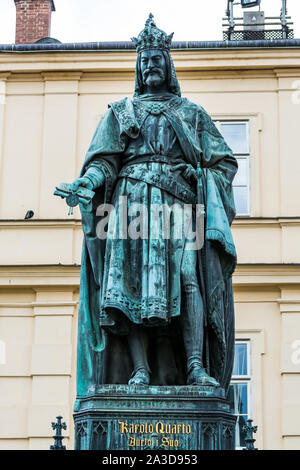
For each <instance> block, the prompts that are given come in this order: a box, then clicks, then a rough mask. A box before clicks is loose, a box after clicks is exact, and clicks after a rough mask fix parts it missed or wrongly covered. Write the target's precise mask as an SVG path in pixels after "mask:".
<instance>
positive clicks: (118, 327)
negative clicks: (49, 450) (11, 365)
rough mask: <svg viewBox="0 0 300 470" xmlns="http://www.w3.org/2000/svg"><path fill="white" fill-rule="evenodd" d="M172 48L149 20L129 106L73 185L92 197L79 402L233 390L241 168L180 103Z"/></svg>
mask: <svg viewBox="0 0 300 470" xmlns="http://www.w3.org/2000/svg"><path fill="white" fill-rule="evenodd" d="M171 39H172V35H170V36H168V35H167V34H166V33H165V32H163V31H162V30H160V29H158V28H157V27H156V24H155V23H154V21H153V16H152V15H151V14H150V15H149V18H148V20H147V21H146V25H145V28H144V29H143V30H142V31H141V33H140V34H139V36H138V37H137V38H133V39H132V40H133V42H134V43H135V46H136V49H137V61H136V78H135V93H134V96H133V98H132V99H131V98H125V99H122V100H121V101H118V102H114V103H111V104H110V105H109V107H108V110H107V111H106V113H105V114H104V116H103V117H102V119H101V120H100V123H99V125H98V127H97V129H96V132H95V134H94V137H93V139H92V142H91V145H90V147H89V149H88V152H87V155H86V158H85V161H84V164H83V167H82V170H81V174H80V176H79V178H77V179H76V180H75V181H74V182H73V183H72V185H71V189H72V192H73V193H74V194H76V193H77V192H78V190H79V189H80V188H81V189H82V188H85V190H87V189H88V190H92V191H93V192H94V193H95V195H94V197H93V199H92V200H91V201H90V202H89V203H88V204H80V209H81V213H82V227H83V231H84V243H83V251H82V266H81V285H80V305H79V324H78V359H77V377H78V379H77V399H78V400H80V399H81V398H82V397H86V396H88V395H91V394H94V393H95V392H97V387H99V386H101V385H103V384H129V385H136V386H139V385H142V386H147V385H200V384H202V385H203V384H207V385H209V386H214V387H217V386H219V385H220V386H222V387H224V388H225V389H227V388H228V385H229V381H230V377H231V372H232V365H233V347H234V310H233V295H232V283H231V276H232V273H233V271H234V269H235V265H236V252H235V247H234V243H233V239H232V235H231V229H230V225H231V222H232V220H233V218H234V216H235V206H234V200H233V192H232V181H233V178H234V176H235V173H236V171H237V162H236V159H235V158H234V156H233V154H232V151H231V150H230V148H229V147H228V145H227V144H226V142H225V141H224V139H223V137H222V135H221V134H220V132H219V131H218V130H217V128H216V126H215V125H214V123H213V121H212V120H211V118H210V117H209V116H208V114H207V113H206V111H205V110H204V109H203V108H202V107H201V106H199V105H198V104H195V103H192V102H190V101H189V100H188V99H186V98H182V97H181V92H180V86H179V83H178V80H177V76H176V73H175V68H174V65H173V62H172V58H171V56H170V48H171ZM196 206H199V207H200V208H201V207H202V208H203V207H204V209H205V218H204V217H203V211H200V212H199V211H198V210H196V209H197V207H196ZM154 207H156V208H157V207H159V208H162V207H163V208H164V209H163V210H162V211H160V212H158V213H157V212H156V213H154V212H153V210H152V209H153V208H154ZM166 207H168V208H171V210H170V213H169V215H170V217H169V224H168V230H164V228H165V227H163V223H162V221H163V220H165V219H164V216H165V214H166V211H165V208H166ZM136 208H138V212H137V209H136ZM185 208H190V209H191V210H190V212H189V214H190V218H188V217H185V216H184V217H181V215H182V214H183V213H185V212H184V209H185ZM137 213H138V214H139V217H136V215H137ZM186 213H188V211H186ZM199 213H200V215H199ZM155 214H156V215H155ZM157 214H158V215H157ZM201 214H202V215H201ZM197 217H198V218H199V220H200V219H201V217H202V220H204V223H203V224H200V225H199V224H197V221H196V219H197ZM188 219H189V221H190V222H189V223H190V224H191V227H192V228H193V232H192V233H196V231H197V229H198V227H199V226H200V228H201V227H202V229H203V239H204V243H203V246H202V247H201V249H200V248H199V247H198V248H197V246H196V248H195V245H193V244H191V243H190V241H189V237H188V234H186V231H185V232H184V233H181V236H178V221H180V223H179V225H180V224H183V220H184V222H185V221H186V220H188ZM105 224H106V229H105V230H103V227H104V226H105ZM124 227H125V228H126V230H127V228H128V231H126V230H125V229H124ZM194 229H195V230H194ZM166 232H167V233H166ZM104 235H105V236H104Z"/></svg>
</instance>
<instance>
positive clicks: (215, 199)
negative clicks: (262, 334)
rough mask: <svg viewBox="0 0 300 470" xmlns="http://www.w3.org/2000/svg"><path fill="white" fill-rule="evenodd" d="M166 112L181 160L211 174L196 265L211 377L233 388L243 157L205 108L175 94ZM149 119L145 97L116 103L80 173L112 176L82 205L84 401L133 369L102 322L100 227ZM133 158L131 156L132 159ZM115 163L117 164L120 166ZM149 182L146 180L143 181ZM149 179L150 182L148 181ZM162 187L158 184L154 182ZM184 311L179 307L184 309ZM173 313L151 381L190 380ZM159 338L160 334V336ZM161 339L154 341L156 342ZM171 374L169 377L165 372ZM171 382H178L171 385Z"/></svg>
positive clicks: (80, 368)
mask: <svg viewBox="0 0 300 470" xmlns="http://www.w3.org/2000/svg"><path fill="white" fill-rule="evenodd" d="M164 103H165V105H166V106H164V107H163V111H162V114H163V115H164V117H165V118H166V120H167V121H168V123H169V124H170V125H171V127H172V129H173V131H174V133H175V135H176V138H177V143H178V145H179V146H180V149H181V153H182V158H183V160H184V161H185V162H186V163H187V164H190V165H192V166H193V167H194V168H196V167H197V163H198V162H200V165H201V168H203V169H204V171H205V176H206V178H205V186H206V187H205V193H206V201H205V205H206V207H205V211H206V221H205V250H204V251H203V253H204V257H205V259H204V263H203V264H201V265H200V264H199V263H198V264H197V275H198V279H200V277H201V278H202V279H203V284H204V288H205V296H206V312H205V315H206V318H207V326H206V331H205V335H206V338H207V339H208V343H209V353H208V354H209V362H210V375H212V376H213V377H215V378H216V380H218V381H219V383H220V384H221V386H223V387H224V388H225V389H227V388H228V385H229V381H230V378H231V372H232V365H233V348H234V308H233V294H232V283H231V276H232V273H233V271H234V269H235V265H236V251H235V246H234V243H233V239H232V234H231V229H230V225H231V222H232V220H233V218H234V216H235V206H234V200H233V192H232V180H233V178H234V175H235V173H236V171H237V162H236V159H235V158H234V156H233V154H232V152H231V150H230V148H229V147H228V145H227V144H226V142H225V141H224V139H223V137H222V135H221V134H220V133H219V131H218V130H217V128H216V126H215V125H214V123H213V122H212V120H211V118H210V117H209V115H208V114H207V113H206V111H205V110H204V109H203V108H202V107H201V106H199V105H197V104H194V103H192V102H190V101H189V100H187V99H185V98H184V99H183V98H181V97H179V96H175V95H171V96H170V97H168V99H167V100H165V102H164ZM148 116H149V111H147V106H145V105H144V103H143V102H142V100H141V99H140V98H139V97H136V98H133V99H130V98H125V99H123V100H121V101H119V102H117V103H112V104H111V105H109V109H108V111H107V112H106V113H105V115H104V116H103V118H102V119H101V121H100V123H99V125H98V127H97V129H96V132H95V134H94V136H93V139H92V142H91V145H90V148H89V150H88V152H87V155H86V159H85V162H84V165H83V168H82V171H81V176H83V175H84V173H85V171H86V170H87V169H88V168H90V167H91V166H93V165H96V166H98V168H100V169H101V171H102V172H103V173H104V174H105V184H104V186H101V187H100V188H99V189H98V190H96V195H95V196H94V198H93V201H92V202H91V203H90V204H89V205H88V206H83V205H81V207H80V208H81V213H82V226H83V231H84V241H83V250H82V264H81V281H80V301H79V320H78V355H77V401H76V403H75V411H78V410H79V409H80V399H81V398H83V397H86V396H88V395H93V394H94V393H96V392H97V388H98V387H99V386H100V385H101V384H105V383H119V384H126V383H127V382H128V380H129V378H130V373H131V371H132V364H131V359H130V356H129V352H128V350H127V342H126V337H124V336H119V335H115V334H110V333H109V332H107V331H106V330H105V328H101V327H100V317H101V315H100V314H101V312H100V310H101V308H100V303H101V298H102V299H103V283H104V279H103V273H104V270H105V269H104V268H105V263H107V259H106V257H105V254H106V241H105V240H103V239H100V238H99V237H98V236H97V224H98V223H99V221H101V220H102V219H103V215H102V216H101V215H97V214H96V210H97V207H98V206H99V205H100V204H102V203H109V202H111V201H112V200H113V199H114V197H115V196H116V194H115V190H116V188H117V187H118V183H117V178H118V172H120V171H121V169H122V167H123V165H124V154H125V153H126V148H127V146H128V142H132V141H134V140H136V139H138V138H140V137H141V136H142V135H143V133H144V132H145V122H146V121H147V118H148ZM128 159H129V160H130V155H127V161H128ZM115 162H117V167H116V164H115ZM143 184H144V183H143ZM146 184H149V180H148V181H147V182H146ZM152 184H153V186H155V182H153V183H152ZM179 314H180V312H179ZM176 320H177V318H176V317H175V318H172V319H171V322H170V326H169V329H167V330H164V332H165V333H166V331H167V333H166V335H167V336H163V339H161V338H159V335H157V332H156V333H155V330H154V329H153V328H149V330H153V331H154V340H156V346H157V348H158V349H159V346H160V347H161V351H162V352H161V354H160V356H159V357H158V358H157V357H156V358H155V357H154V356H153V361H152V365H151V364H150V366H151V372H152V374H151V383H153V384H157V385H165V384H167V383H172V384H173V385H176V384H177V385H183V384H185V383H186V377H185V364H184V363H183V362H184V361H183V357H184V347H183V341H182V338H181V336H180V328H179V327H178V323H176ZM156 335H157V336H158V338H155V336H156ZM154 342H155V341H154ZM162 370H165V371H167V375H168V378H166V377H165V376H163V375H161V372H160V371H162ZM170 376H171V380H173V382H170Z"/></svg>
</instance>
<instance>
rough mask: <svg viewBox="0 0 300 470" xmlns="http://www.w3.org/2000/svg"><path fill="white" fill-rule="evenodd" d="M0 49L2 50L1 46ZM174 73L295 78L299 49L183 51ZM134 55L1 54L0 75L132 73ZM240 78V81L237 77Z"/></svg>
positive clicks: (119, 52)
mask: <svg viewBox="0 0 300 470" xmlns="http://www.w3.org/2000/svg"><path fill="white" fill-rule="evenodd" d="M0 47H1V46H0ZM172 57H173V59H174V62H175V66H176V70H177V71H179V72H190V71H193V72H195V71H199V72H206V73H207V71H222V72H224V73H227V74H228V73H229V74H234V72H235V71H241V72H245V73H250V74H252V75H253V74H254V75H255V73H256V71H258V72H259V73H263V74H266V73H268V71H271V72H272V75H273V76H274V77H277V76H282V74H281V72H280V71H281V70H282V73H283V74H284V76H285V77H286V76H289V74H291V75H290V76H294V74H296V76H297V74H298V70H299V69H300V47H299V48H282V49H235V50H233V49H222V50H221V49H201V50H200V49H199V50H197V49H186V50H174V51H172ZM135 64H136V52H135V51H133V50H111V51H108V50H99V51H94V50H91V51H81V52H80V51H74V50H73V51H62V52H60V53H58V52H56V51H47V53H42V52H41V51H37V52H34V53H28V54H27V53H26V54H22V53H20V54H19V53H15V52H11V51H7V52H6V53H3V54H1V50H0V73H1V72H6V73H7V72H12V73H29V74H33V73H49V72H52V73H60V74H61V73H63V72H78V73H81V72H88V73H102V72H106V73H107V72H113V73H122V72H126V73H128V72H130V73H131V72H134V70H135ZM237 78H240V77H237Z"/></svg>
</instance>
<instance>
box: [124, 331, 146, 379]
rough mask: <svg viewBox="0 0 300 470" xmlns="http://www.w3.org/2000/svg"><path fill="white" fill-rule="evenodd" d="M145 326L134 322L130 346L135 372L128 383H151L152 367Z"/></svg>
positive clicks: (130, 335) (129, 338) (129, 337)
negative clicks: (149, 359)
mask: <svg viewBox="0 0 300 470" xmlns="http://www.w3.org/2000/svg"><path fill="white" fill-rule="evenodd" d="M147 339H148V338H147V334H146V331H145V329H144V328H143V327H141V326H138V325H135V324H132V325H131V331H130V334H129V336H128V346H129V350H130V355H131V359H132V363H133V372H132V374H131V378H130V380H129V382H128V385H149V384H150V368H149V364H148V359H147V350H148V341H147Z"/></svg>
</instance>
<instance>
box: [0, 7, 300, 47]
mask: <svg viewBox="0 0 300 470" xmlns="http://www.w3.org/2000/svg"><path fill="white" fill-rule="evenodd" d="M54 2H55V6H56V11H55V12H54V13H53V14H52V30H51V36H52V37H55V38H56V39H59V40H60V41H61V42H90V41H100V42H101V41H129V40H130V37H132V36H136V35H137V34H138V33H139V32H140V30H141V29H142V28H143V26H144V23H145V20H146V18H147V16H148V14H149V13H150V11H151V12H152V13H153V14H154V17H155V21H156V24H157V26H158V27H159V28H161V29H163V30H165V31H166V32H167V33H168V34H169V33H171V32H173V31H174V33H175V34H174V41H182V40H187V41H188V40H194V41H202V40H204V41H205V40H207V41H209V40H220V39H222V17H223V16H224V13H225V9H226V4H227V1H226V0H184V1H183V2H182V1H179V0H54ZM287 5H288V13H289V14H290V15H291V16H292V20H293V21H294V30H295V37H297V38H300V0H287ZM280 8H281V0H262V3H261V9H262V10H264V11H265V14H266V16H279V14H280ZM248 11H250V10H248ZM240 13H241V11H240V7H239V6H236V7H235V14H236V16H240ZM14 40H15V4H14V0H0V43H2V44H8V43H13V42H14Z"/></svg>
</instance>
